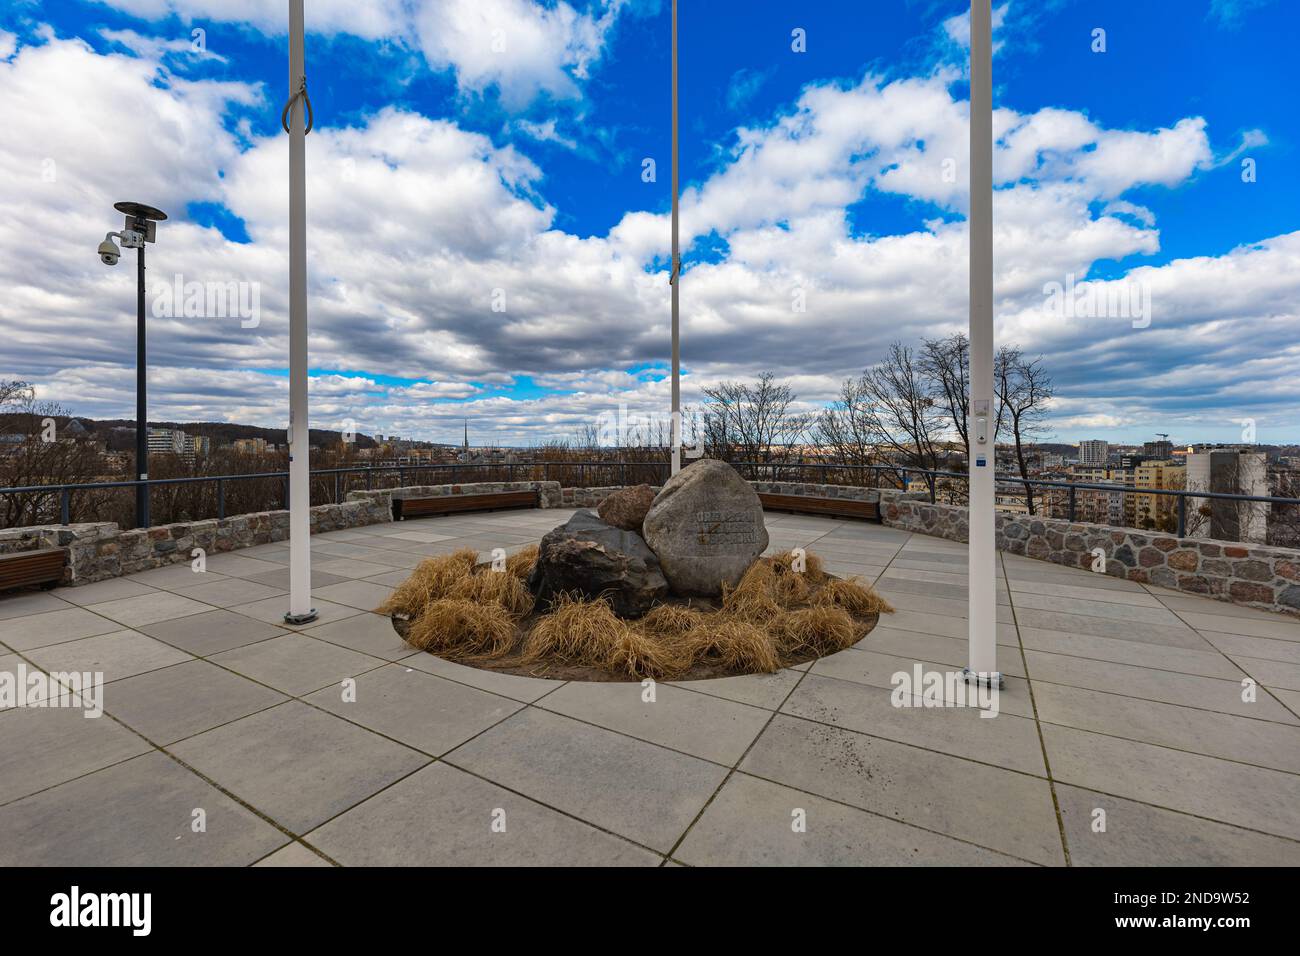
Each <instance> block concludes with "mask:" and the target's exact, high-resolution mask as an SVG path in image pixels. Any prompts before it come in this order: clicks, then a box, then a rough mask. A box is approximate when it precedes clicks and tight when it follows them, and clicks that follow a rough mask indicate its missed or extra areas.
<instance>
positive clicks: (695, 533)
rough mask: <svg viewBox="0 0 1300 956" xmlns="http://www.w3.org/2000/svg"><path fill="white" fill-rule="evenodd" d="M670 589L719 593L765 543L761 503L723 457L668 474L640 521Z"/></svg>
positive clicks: (751, 560) (695, 592) (686, 592)
mask: <svg viewBox="0 0 1300 956" xmlns="http://www.w3.org/2000/svg"><path fill="white" fill-rule="evenodd" d="M642 533H643V534H644V535H645V540H646V544H648V545H650V548H651V549H652V550H653V551H654V553H655V554H657V555H658V556H659V563H660V565H662V567H663V571H664V575H665V576H666V577H667V578H668V584H669V586H670V587H671V588H672V590H673V592H674V593H675V594H681V595H705V596H712V595H716V594H719V593H720V592H721V590H722V585H723V584H724V583H727V584H733V585H734V584H735V583H736V582H738V581H739V580H740V578H741V576H742V575H744V573H745V571H746V569H747V568H748V567H749V566H750V565H751V564H753V563H754V559H755V558H757V557H758V556H759V555H760V554H762V553H763V551H764V549H766V548H767V528H766V527H765V526H764V525H763V506H762V504H761V503H760V502H759V500H758V495H757V494H756V493H755V492H754V489H753V488H751V487H750V485H749V482H747V481H745V479H743V478H741V477H740V475H739V474H737V473H736V470H735V469H734V468H732V467H731V466H730V465H728V464H727V463H726V462H721V461H714V460H713V459H711V458H701V459H700V460H699V461H697V462H694V463H693V464H691V465H689V466H688V467H686V468H683V469H682V470H681V471H680V472H678V474H677V475H676V477H674V478H670V479H669V480H668V482H667V483H666V484H665V485H664V487H663V490H662V491H660V492H659V494H658V495H656V496H655V500H654V504H653V505H651V506H650V512H649V514H647V515H646V518H645V524H644V525H643V526H642Z"/></svg>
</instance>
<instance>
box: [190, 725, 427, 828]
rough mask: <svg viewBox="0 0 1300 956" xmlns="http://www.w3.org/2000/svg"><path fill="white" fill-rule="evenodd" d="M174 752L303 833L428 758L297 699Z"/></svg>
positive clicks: (226, 787)
mask: <svg viewBox="0 0 1300 956" xmlns="http://www.w3.org/2000/svg"><path fill="white" fill-rule="evenodd" d="M171 749H172V752H173V753H175V754H176V756H178V757H179V758H180V759H181V760H183V761H184V762H185V763H187V764H189V765H190V766H192V767H194V768H195V769H197V770H198V771H199V772H200V773H202V774H203V775H204V776H206V777H208V778H209V779H211V780H214V781H215V782H216V783H217V784H218V785H220V786H221V787H224V788H225V789H227V790H229V791H230V792H232V793H234V794H236V795H237V796H238V797H239V798H240V799H242V800H244V801H245V802H247V803H249V804H251V805H252V806H254V807H256V808H257V809H258V810H259V811H261V812H262V813H264V814H266V815H267V816H269V817H271V818H272V819H274V820H276V821H277V822H278V823H279V824H280V825H281V826H283V827H285V828H286V829H288V830H290V831H291V832H293V833H296V834H299V835H301V834H303V833H306V832H307V831H308V830H312V829H315V828H316V827H318V826H319V825H320V824H322V823H324V822H325V821H326V820H328V819H330V818H331V817H333V816H336V815H337V814H339V813H342V812H343V811H344V810H347V809H348V808H350V807H353V806H355V805H356V804H358V803H360V802H361V801H362V800H364V799H366V798H367V797H369V796H372V795H374V794H375V793H377V792H378V791H380V790H382V789H383V788H384V787H386V786H388V785H390V784H392V783H394V782H396V781H397V780H400V779H401V778H402V777H405V776H406V775H407V774H409V773H412V772H413V771H415V770H416V769H418V768H419V767H421V766H423V765H424V764H426V763H428V761H429V758H428V757H427V756H425V755H424V754H421V753H417V752H416V751H414V750H411V749H410V748H409V747H404V746H402V745H401V744H397V743H394V742H392V741H390V740H385V739H384V738H383V737H380V736H379V735H377V734H373V733H371V732H370V731H368V730H365V729H363V728H361V727H358V726H356V725H355V724H350V723H348V722H347V721H345V720H342V719H340V718H338V717H335V716H333V715H332V714H326V713H323V712H322V711H319V710H317V709H316V708H314V707H309V706H308V705H306V704H303V703H300V702H299V701H292V700H291V701H288V702H287V703H284V704H280V705H279V706H278V707H272V708H271V709H270V710H264V711H262V712H260V713H257V714H253V715H252V716H251V717H245V718H243V719H242V720H237V721H235V722H234V723H232V724H226V725H224V726H222V727H218V728H216V729H215V730H209V731H208V732H207V733H203V734H200V735H199V736H197V737H191V738H189V739H188V740H185V741H182V742H181V743H179V744H176V745H175V746H174V747H173V748H171Z"/></svg>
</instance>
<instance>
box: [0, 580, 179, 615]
mask: <svg viewBox="0 0 1300 956" xmlns="http://www.w3.org/2000/svg"><path fill="white" fill-rule="evenodd" d="M157 590H158V589H157V588H152V587H148V586H146V585H144V584H141V583H140V582H138V581H133V580H131V579H130V578H109V579H108V580H107V581H96V582H95V583H94V584H79V585H77V586H76V587H66V588H58V589H56V593H57V594H58V595H59V597H60V598H62V599H63V600H65V601H68V602H70V603H72V604H76V605H78V606H79V607H85V606H87V605H89V604H102V603H104V602H105V601H117V600H121V599H122V598H129V597H141V596H143V595H146V594H154V593H156V592H157ZM4 606H5V605H4V604H3V603H0V613H2V612H3V608H4Z"/></svg>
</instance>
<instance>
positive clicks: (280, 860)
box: [253, 843, 331, 867]
mask: <svg viewBox="0 0 1300 956" xmlns="http://www.w3.org/2000/svg"><path fill="white" fill-rule="evenodd" d="M330 865H331V864H330V863H329V862H328V861H327V860H325V859H324V858H322V857H320V856H317V855H316V854H315V853H313V852H312V851H311V850H309V849H307V848H306V847H305V846H303V845H302V844H301V843H290V844H289V845H288V846H283V847H281V848H280V849H278V850H276V851H275V852H274V853H272V854H271V855H270V856H266V857H263V858H262V859H260V860H258V861H257V862H256V863H254V864H253V866H254V867H260V866H285V867H305V866H311V867H316V866H326V867H328V866H330Z"/></svg>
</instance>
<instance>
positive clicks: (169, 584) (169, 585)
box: [127, 561, 226, 591]
mask: <svg viewBox="0 0 1300 956" xmlns="http://www.w3.org/2000/svg"><path fill="white" fill-rule="evenodd" d="M205 564H206V562H205ZM225 578H226V575H224V574H218V573H217V572H216V571H195V570H194V566H193V565H192V564H191V563H190V562H189V561H184V562H182V563H180V564H173V565H169V566H168V567H165V568H154V569H153V570H151V571H140V572H137V573H136V574H133V575H131V576H130V577H129V578H128V579H127V580H129V581H131V582H133V583H135V584H147V585H149V587H151V588H161V589H162V590H164V591H175V590H178V589H180V588H192V587H195V586H196V585H199V584H208V583H210V582H212V581H222V580H225Z"/></svg>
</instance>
